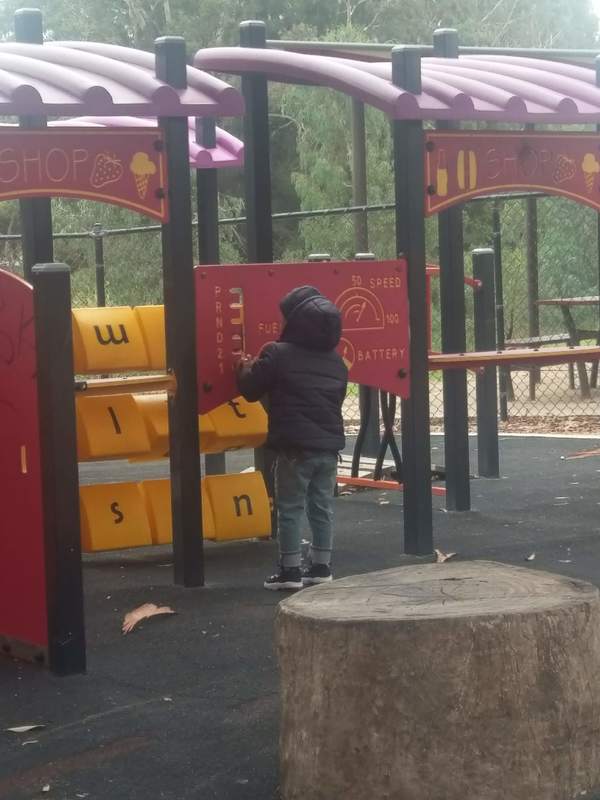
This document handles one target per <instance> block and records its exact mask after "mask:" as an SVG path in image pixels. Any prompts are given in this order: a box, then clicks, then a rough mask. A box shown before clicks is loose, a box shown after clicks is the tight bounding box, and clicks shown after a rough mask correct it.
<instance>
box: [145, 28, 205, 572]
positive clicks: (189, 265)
mask: <svg viewBox="0 0 600 800" xmlns="http://www.w3.org/2000/svg"><path fill="white" fill-rule="evenodd" d="M155 53H156V77H157V78H158V79H159V80H162V81H164V82H165V83H168V84H170V85H171V86H174V87H175V88H178V89H183V88H185V87H186V85H187V76H186V68H187V64H186V52H185V41H184V39H183V38H182V37H179V36H165V37H163V38H160V39H157V40H156V43H155ZM159 124H160V125H161V127H162V129H163V131H164V134H165V150H166V160H167V174H168V176H169V193H168V198H169V222H167V223H165V224H164V225H163V227H162V251H163V283H164V300H165V334H166V348H167V370H168V371H169V372H170V373H171V374H173V375H174V376H175V378H176V380H177V391H176V393H175V394H174V395H172V394H170V395H169V458H170V467H171V498H172V501H171V503H172V507H171V508H172V515H173V561H174V578H175V583H178V584H181V585H182V586H202V585H203V584H204V553H203V534H202V505H201V497H200V491H199V487H200V480H201V477H202V470H201V466H200V443H199V437H198V387H197V374H196V367H197V365H196V297H195V287H194V271H193V266H194V247H193V241H192V213H191V191H190V171H189V149H188V122H187V119H186V118H185V117H166V118H162V119H160V120H159Z"/></svg>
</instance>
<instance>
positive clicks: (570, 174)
mask: <svg viewBox="0 0 600 800" xmlns="http://www.w3.org/2000/svg"><path fill="white" fill-rule="evenodd" d="M576 171H577V167H576V164H575V160H574V159H572V158H569V157H568V156H564V155H562V153H561V154H559V156H558V158H557V159H556V167H555V169H554V174H553V175H552V179H553V181H554V183H564V182H565V181H570V180H571V178H574V177H575V172H576Z"/></svg>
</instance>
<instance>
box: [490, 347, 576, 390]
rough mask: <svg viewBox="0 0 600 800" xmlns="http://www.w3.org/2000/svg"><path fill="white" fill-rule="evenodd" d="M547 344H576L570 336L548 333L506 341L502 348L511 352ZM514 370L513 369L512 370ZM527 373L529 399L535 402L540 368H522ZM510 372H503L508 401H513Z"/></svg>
mask: <svg viewBox="0 0 600 800" xmlns="http://www.w3.org/2000/svg"><path fill="white" fill-rule="evenodd" d="M547 344H577V342H572V341H571V336H570V335H569V334H568V333H549V334H546V335H544V336H524V337H522V338H520V339H507V340H506V341H505V342H504V346H505V347H506V349H507V350H512V349H514V348H517V347H543V346H544V345H547ZM513 369H514V368H513ZM524 369H526V370H527V371H528V372H529V399H530V400H535V387H536V384H537V383H539V382H540V368H539V367H524ZM510 372H511V371H510V370H508V369H507V370H505V372H504V374H505V376H506V391H507V394H508V399H509V400H514V399H515V392H514V389H513V385H512V378H511V375H510ZM574 381H575V378H574V374H573V364H569V384H570V385H571V386H572V385H574Z"/></svg>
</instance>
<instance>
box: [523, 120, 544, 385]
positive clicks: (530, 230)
mask: <svg viewBox="0 0 600 800" xmlns="http://www.w3.org/2000/svg"><path fill="white" fill-rule="evenodd" d="M525 130H527V131H534V130H535V125H525ZM525 216H526V242H527V324H528V329H529V332H528V335H529V336H530V337H537V336H539V335H540V307H539V306H538V304H537V301H538V300H539V298H540V292H539V264H538V213H537V200H536V198H535V197H530V198H528V199H527V200H526V201H525ZM540 377H541V373H540V369H539V368H538V367H531V368H530V369H529V399H530V400H535V385H536V383H539V381H540Z"/></svg>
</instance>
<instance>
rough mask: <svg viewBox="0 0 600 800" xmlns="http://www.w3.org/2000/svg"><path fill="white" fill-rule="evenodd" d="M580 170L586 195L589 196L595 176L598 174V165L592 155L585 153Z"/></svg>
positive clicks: (599, 166) (599, 165)
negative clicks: (586, 191)
mask: <svg viewBox="0 0 600 800" xmlns="http://www.w3.org/2000/svg"><path fill="white" fill-rule="evenodd" d="M581 169H582V170H583V177H584V178H585V185H586V188H587V190H588V193H589V194H591V193H592V190H593V188H594V183H595V181H596V176H597V175H598V173H599V172H600V164H599V163H598V159H597V158H596V156H595V155H594V154H593V153H586V154H585V155H584V157H583V161H582V162H581Z"/></svg>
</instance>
